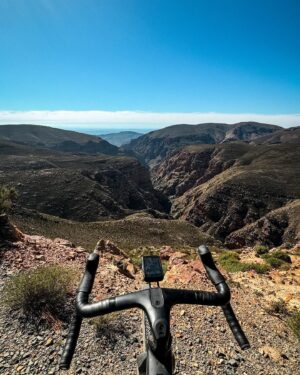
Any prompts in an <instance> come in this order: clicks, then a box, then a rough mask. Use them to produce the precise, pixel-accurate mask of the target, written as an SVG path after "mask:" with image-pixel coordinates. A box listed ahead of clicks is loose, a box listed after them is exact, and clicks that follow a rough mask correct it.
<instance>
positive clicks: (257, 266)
mask: <svg viewBox="0 0 300 375" xmlns="http://www.w3.org/2000/svg"><path fill="white" fill-rule="evenodd" d="M242 271H244V272H245V271H255V272H256V273H259V274H264V273H267V272H269V271H270V267H269V265H268V264H264V263H242Z"/></svg>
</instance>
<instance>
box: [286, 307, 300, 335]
mask: <svg viewBox="0 0 300 375" xmlns="http://www.w3.org/2000/svg"><path fill="white" fill-rule="evenodd" d="M287 323H288V326H289V327H290V329H291V330H292V332H294V334H295V335H296V336H297V337H298V339H299V340H300V311H296V312H293V313H292V315H291V317H290V318H289V319H288V321H287Z"/></svg>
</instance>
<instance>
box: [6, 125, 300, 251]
mask: <svg viewBox="0 0 300 375" xmlns="http://www.w3.org/2000/svg"><path fill="white" fill-rule="evenodd" d="M121 133H123V134H109V136H116V138H117V139H119V142H124V139H125V138H126V137H127V136H129V137H130V136H132V135H134V136H138V135H139V134H137V133H136V132H134V134H132V133H131V132H130V133H131V134H129V135H128V133H127V132H121ZM0 156H1V158H0V185H1V184H7V185H10V186H14V187H16V189H17V190H18V193H19V196H18V199H17V203H16V206H17V207H19V208H22V207H23V208H26V209H31V210H37V211H38V212H42V213H47V214H50V215H55V216H60V217H62V218H66V219H72V220H78V221H93V220H103V219H105V218H106V219H117V218H122V217H125V216H126V215H128V214H131V213H133V212H138V211H141V210H142V211H145V210H146V211H151V212H155V215H157V216H159V217H168V212H169V209H170V206H171V214H172V215H173V217H174V218H177V219H181V220H187V221H189V222H190V223H192V224H194V225H196V226H198V227H199V228H200V229H201V231H204V232H206V233H207V234H209V235H212V236H213V237H214V238H215V239H217V240H221V241H222V242H223V243H224V244H226V245H227V246H228V247H232V248H234V247H242V246H245V245H246V246H248V245H249V246H252V245H254V244H255V243H256V242H259V243H264V244H268V245H269V246H279V245H280V244H282V243H285V244H288V243H295V242H297V241H300V187H299V186H300V185H299V181H300V168H299V165H300V127H295V128H288V129H283V128H281V127H279V126H276V125H271V124H260V123H255V122H244V123H238V124H234V125H228V124H199V125H173V126H169V127H166V128H164V129H160V130H157V131H152V132H150V133H147V134H144V135H140V136H139V137H138V138H136V139H132V140H131V141H130V143H129V144H127V145H125V146H123V147H121V148H119V147H117V146H115V145H112V144H110V143H109V142H107V141H106V140H104V139H102V138H101V137H97V136H93V135H87V134H82V133H78V132H70V131H65V130H60V129H55V128H49V127H46V126H35V125H4V126H0ZM141 162H142V163H141ZM150 177H151V178H150ZM159 212H160V213H159Z"/></svg>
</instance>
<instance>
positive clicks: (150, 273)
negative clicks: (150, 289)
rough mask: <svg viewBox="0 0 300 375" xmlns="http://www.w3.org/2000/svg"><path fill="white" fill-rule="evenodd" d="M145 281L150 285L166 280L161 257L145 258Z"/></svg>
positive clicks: (151, 256)
mask: <svg viewBox="0 0 300 375" xmlns="http://www.w3.org/2000/svg"><path fill="white" fill-rule="evenodd" d="M142 266H143V272H144V280H145V281H146V282H148V283H150V282H152V281H161V280H163V279H164V272H163V269H162V266H161V261H160V257H158V256H153V255H148V256H144V257H143V264H142Z"/></svg>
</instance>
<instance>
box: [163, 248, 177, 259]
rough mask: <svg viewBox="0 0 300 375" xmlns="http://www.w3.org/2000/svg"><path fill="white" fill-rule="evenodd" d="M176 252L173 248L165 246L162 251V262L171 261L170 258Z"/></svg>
mask: <svg viewBox="0 0 300 375" xmlns="http://www.w3.org/2000/svg"><path fill="white" fill-rule="evenodd" d="M174 252H175V250H174V249H172V247H171V246H164V247H163V248H162V249H161V251H160V254H159V255H160V258H161V259H162V260H169V259H170V256H171V255H172V254H174Z"/></svg>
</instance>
